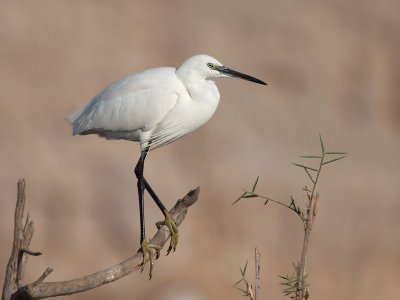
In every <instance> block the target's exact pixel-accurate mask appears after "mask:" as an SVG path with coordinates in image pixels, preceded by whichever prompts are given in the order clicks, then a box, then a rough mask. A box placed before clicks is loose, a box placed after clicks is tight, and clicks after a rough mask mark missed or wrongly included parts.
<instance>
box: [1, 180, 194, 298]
mask: <svg viewBox="0 0 400 300" xmlns="http://www.w3.org/2000/svg"><path fill="white" fill-rule="evenodd" d="M22 181H23V180H22ZM24 186H25V185H23V186H21V189H22V193H23V188H24ZM18 187H20V185H19V182H18ZM199 192H200V188H199V187H198V188H196V189H194V190H192V191H190V192H189V193H188V194H187V195H186V196H185V197H183V198H182V199H180V200H178V202H177V203H176V204H175V206H174V207H173V208H172V209H171V210H170V211H169V213H170V214H171V216H172V217H173V218H174V220H175V222H176V225H177V226H179V225H180V224H181V223H182V222H183V220H184V218H185V216H186V213H187V209H188V207H189V206H191V205H193V204H194V203H195V202H196V201H197V199H198V196H199ZM19 194H20V193H19V192H18V195H19ZM18 199H19V196H18ZM18 203H19V202H18ZM18 203H17V208H16V216H17V211H18V214H20V212H19V208H18V207H19V206H18ZM22 211H23V204H22ZM18 216H19V215H18ZM30 223H32V222H30ZM21 224H22V223H21ZM19 226H20V224H19V223H18V224H17V223H16V226H15V228H16V229H15V232H14V245H13V253H12V255H11V258H10V262H11V261H13V262H14V261H15V260H16V259H15V258H14V256H15V255H17V254H14V247H15V244H16V234H17V231H18V230H19V229H18V230H17V228H19ZM21 226H22V225H21ZM32 229H33V223H32ZM32 233H33V230H32ZM17 236H18V235H17ZM169 237H170V233H169V230H168V229H167V228H166V227H165V226H162V227H161V228H160V229H159V230H158V231H157V233H156V234H155V235H154V237H153V238H152V239H151V240H150V243H151V244H154V245H156V246H160V247H161V248H162V247H164V245H165V244H166V242H167V241H168V239H169ZM24 248H28V247H27V246H25V244H24ZM24 252H25V253H27V251H26V250H25V251H24ZM17 256H18V255H17ZM142 260H143V256H142V253H141V252H138V253H137V254H135V255H134V256H132V257H130V258H128V259H126V260H124V261H122V262H120V263H119V264H116V265H114V266H112V267H110V268H108V269H105V270H102V271H99V272H96V273H93V274H90V275H87V276H84V277H80V278H76V279H72V280H68V281H58V282H43V280H44V279H45V278H46V277H47V276H48V275H49V274H50V273H51V272H52V269H50V268H47V269H46V271H45V272H44V273H43V274H42V276H41V277H40V278H39V279H38V280H36V281H35V282H33V283H30V284H27V285H25V286H23V287H21V286H20V285H16V284H13V282H14V281H16V280H15V277H16V276H14V277H12V276H11V279H8V277H7V276H9V275H8V269H10V268H12V267H10V262H9V266H8V267H7V276H6V281H5V285H4V291H3V298H2V299H3V300H9V299H12V300H26V299H41V298H49V297H55V296H61V295H71V294H75V293H79V292H83V291H87V290H90V289H93V288H96V287H99V286H101V285H103V284H106V283H110V282H113V281H116V280H118V279H120V278H122V277H124V276H127V275H128V274H130V273H132V272H134V271H137V270H139V269H140V267H141V263H142ZM146 263H147V261H146ZM14 264H15V263H14ZM14 264H13V265H12V266H14ZM11 273H13V272H11ZM13 274H14V273H13ZM6 292H7V293H6Z"/></svg>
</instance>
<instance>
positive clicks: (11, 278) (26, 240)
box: [2, 179, 34, 300]
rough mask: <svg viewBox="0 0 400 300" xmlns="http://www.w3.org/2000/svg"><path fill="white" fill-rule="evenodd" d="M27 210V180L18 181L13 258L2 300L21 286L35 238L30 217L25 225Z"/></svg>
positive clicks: (9, 265)
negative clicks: (33, 237) (31, 243)
mask: <svg viewBox="0 0 400 300" xmlns="http://www.w3.org/2000/svg"><path fill="white" fill-rule="evenodd" d="M24 209H25V180H24V179H19V180H18V192H17V204H16V207H15V213H14V240H13V246H12V251H11V256H10V259H9V261H8V264H7V270H6V277H5V280H4V286H3V294H2V299H3V300H8V299H10V297H11V295H12V294H13V293H14V292H15V291H16V290H17V289H18V288H20V286H21V282H22V277H23V269H24V265H25V263H26V261H27V256H26V255H24V253H25V252H28V251H30V250H28V248H29V244H30V242H31V239H32V236H33V231H34V228H33V222H31V221H29V215H28V217H27V218H26V221H25V225H23V218H24Z"/></svg>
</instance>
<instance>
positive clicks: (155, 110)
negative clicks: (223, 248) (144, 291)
mask: <svg viewBox="0 0 400 300" xmlns="http://www.w3.org/2000/svg"><path fill="white" fill-rule="evenodd" d="M217 77H238V78H242V79H245V80H248V81H252V82H255V83H259V84H263V85H266V83H265V82H263V81H261V80H259V79H257V78H254V77H251V76H249V75H246V74H242V73H239V72H237V71H234V70H231V69H229V68H227V67H224V66H223V65H222V64H221V63H220V62H219V61H218V60H216V59H215V58H213V57H211V56H208V55H196V56H193V57H190V58H188V59H187V60H186V61H184V62H183V63H182V65H181V66H180V67H178V68H170V67H160V68H153V69H149V70H145V71H141V72H138V73H135V74H133V75H130V76H127V77H125V78H122V79H121V80H119V81H117V82H115V83H114V84H112V85H110V86H108V87H106V88H105V89H104V90H103V91H101V92H100V93H99V94H97V95H96V96H95V97H94V98H93V99H92V100H91V101H90V102H89V103H87V104H86V105H84V106H82V107H81V108H79V109H77V110H76V111H75V112H74V113H73V114H72V115H71V116H70V117H69V121H70V122H71V124H72V126H73V132H72V134H73V135H87V134H98V135H99V136H102V137H105V138H106V139H123V140H130V141H135V142H140V147H141V155H140V158H139V161H138V162H137V165H136V167H135V174H136V177H137V188H138V194H139V209H140V232H141V234H140V244H141V248H140V250H141V251H142V253H143V264H142V268H143V266H144V262H145V259H146V254H147V255H149V261H150V274H149V275H150V278H151V276H152V271H153V265H154V262H153V251H152V249H155V250H156V259H157V258H158V257H159V256H160V248H159V247H158V246H155V245H152V244H149V243H147V241H146V236H145V223H144V208H143V194H144V190H146V191H147V192H148V193H149V194H150V196H151V197H152V198H153V200H154V201H155V203H156V204H157V206H158V207H159V209H160V210H161V212H162V213H163V215H164V217H165V220H164V221H161V222H157V223H156V225H157V227H158V228H160V227H161V226H163V225H166V226H167V227H168V229H169V231H170V233H171V241H170V245H169V248H168V252H167V254H169V252H170V251H171V250H172V249H173V250H174V251H175V249H176V246H177V244H178V229H177V226H176V224H175V222H174V220H173V219H172V217H171V216H170V214H169V213H168V210H167V209H166V208H165V206H164V205H163V204H162V202H161V201H160V199H159V198H158V196H157V195H156V193H155V192H154V191H153V189H152V188H151V187H150V185H149V183H148V182H147V180H146V179H145V178H144V177H143V169H144V161H145V158H146V155H147V153H148V151H149V150H152V149H155V148H159V147H161V146H164V145H167V144H169V143H171V142H173V141H175V140H177V139H179V138H180V137H182V136H184V135H185V134H188V133H189V132H192V131H193V130H195V129H197V128H199V127H200V126H202V125H203V124H204V123H206V122H207V121H208V120H209V119H210V118H211V117H212V115H213V114H214V113H215V110H216V109H217V106H218V103H219V98H220V95H219V92H218V88H217V86H216V84H215V82H214V81H211V80H209V79H208V78H217Z"/></svg>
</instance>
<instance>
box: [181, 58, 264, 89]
mask: <svg viewBox="0 0 400 300" xmlns="http://www.w3.org/2000/svg"><path fill="white" fill-rule="evenodd" d="M177 73H178V74H181V76H182V77H187V76H190V77H192V78H196V77H197V78H202V79H205V78H216V77H237V78H241V79H244V80H248V81H252V82H255V83H259V84H263V85H266V83H265V82H264V81H261V80H259V79H257V78H255V77H252V76H249V75H246V74H243V73H240V72H237V71H234V70H232V69H229V68H227V67H225V66H223V65H222V64H221V63H220V62H219V61H218V60H216V59H215V58H213V57H211V56H209V55H204V54H200V55H195V56H192V57H190V58H188V59H187V60H185V61H184V62H183V63H182V65H181V66H180V67H179V68H178V69H177Z"/></svg>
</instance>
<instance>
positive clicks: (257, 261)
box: [254, 247, 261, 300]
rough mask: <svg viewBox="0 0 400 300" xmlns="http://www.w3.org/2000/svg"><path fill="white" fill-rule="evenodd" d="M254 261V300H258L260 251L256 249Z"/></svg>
mask: <svg viewBox="0 0 400 300" xmlns="http://www.w3.org/2000/svg"><path fill="white" fill-rule="evenodd" d="M254 261H255V267H256V283H255V288H254V299H255V300H259V299H260V298H259V296H258V295H259V291H260V267H261V265H260V251H259V250H258V248H257V247H255V248H254Z"/></svg>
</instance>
